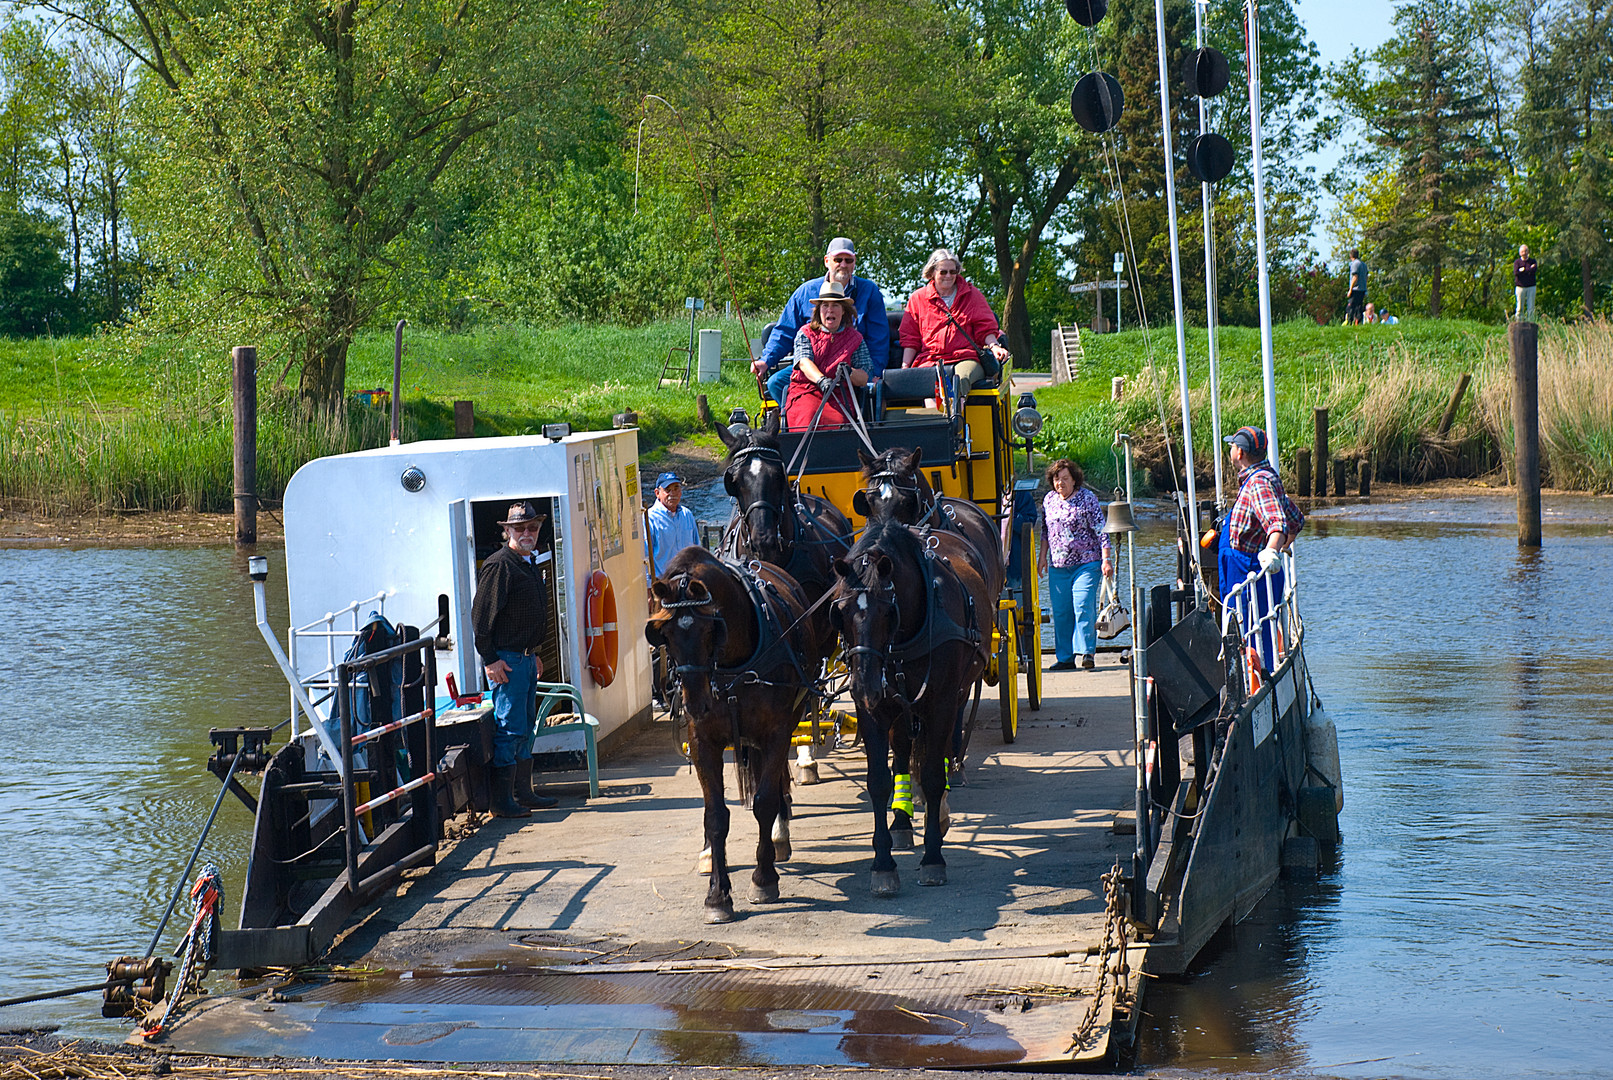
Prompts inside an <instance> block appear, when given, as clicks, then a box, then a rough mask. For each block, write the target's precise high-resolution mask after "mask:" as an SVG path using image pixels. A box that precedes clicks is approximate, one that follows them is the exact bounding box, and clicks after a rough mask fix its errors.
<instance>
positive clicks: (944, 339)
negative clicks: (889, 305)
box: [900, 248, 1009, 397]
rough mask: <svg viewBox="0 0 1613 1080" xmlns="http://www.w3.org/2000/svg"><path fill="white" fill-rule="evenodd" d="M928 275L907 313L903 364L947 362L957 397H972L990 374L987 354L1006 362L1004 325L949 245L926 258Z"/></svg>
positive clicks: (995, 359)
mask: <svg viewBox="0 0 1613 1080" xmlns="http://www.w3.org/2000/svg"><path fill="white" fill-rule="evenodd" d="M924 280H925V281H926V282H927V284H925V285H924V286H923V287H922V288H920V289H919V290H918V291H917V292H915V293H913V295H912V296H910V297H908V298H907V309H906V311H905V312H903V314H902V328H901V333H900V338H901V344H902V366H903V367H927V366H930V365H933V364H941V365H944V366H945V367H946V368H947V369H948V370H949V371H950V372H951V373H952V375H953V377H954V378H955V379H956V380H957V382H958V389H957V393H958V396H960V397H968V395H969V389H970V387H972V386H973V385H974V384H975V383H977V382H980V381H981V380H983V379H984V378H985V377H986V376H987V375H988V374H990V372H989V371H988V370H987V368H986V366H985V364H983V363H982V360H983V359H984V357H985V354H989V356H990V359H992V360H994V361H995V362H996V364H997V365H998V366H999V367H1000V365H1002V364H1003V363H1004V362H1006V361H1007V359H1008V356H1009V353H1008V350H1007V349H1005V348H1003V346H1002V344H1001V338H1002V329H1001V327H1000V326H998V324H997V316H996V315H994V314H993V313H992V310H991V305H990V304H988V303H986V297H985V295H984V294H983V293H981V291H980V290H979V289H977V288H975V287H974V286H973V285H971V284H969V283H968V282H967V281H965V280H963V270H962V264H961V263H960V262H959V261H958V257H957V256H956V255H954V254H953V253H952V252H950V251H948V250H947V249H946V248H936V249H935V251H934V252H932V253H931V254H930V257H929V259H928V260H926V261H925V263H924Z"/></svg>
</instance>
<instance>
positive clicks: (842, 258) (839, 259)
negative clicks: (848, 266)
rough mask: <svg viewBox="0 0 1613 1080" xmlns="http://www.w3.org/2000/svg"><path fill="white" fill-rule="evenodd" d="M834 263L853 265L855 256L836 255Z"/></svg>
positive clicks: (855, 259)
mask: <svg viewBox="0 0 1613 1080" xmlns="http://www.w3.org/2000/svg"><path fill="white" fill-rule="evenodd" d="M834 261H835V262H837V263H854V262H856V261H857V256H855V255H836V256H835V257H834Z"/></svg>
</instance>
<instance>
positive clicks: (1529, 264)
mask: <svg viewBox="0 0 1613 1080" xmlns="http://www.w3.org/2000/svg"><path fill="white" fill-rule="evenodd" d="M1535 269H1536V266H1535V258H1534V256H1533V255H1531V254H1529V245H1528V244H1519V245H1518V257H1517V258H1516V259H1514V260H1513V261H1512V290H1513V292H1515V293H1517V296H1518V305H1517V308H1516V309H1515V310H1514V311H1513V312H1512V318H1513V320H1514V321H1524V322H1534V321H1535ZM1526 306H1527V307H1528V309H1529V317H1528V319H1524V315H1523V313H1524V308H1525V307H1526Z"/></svg>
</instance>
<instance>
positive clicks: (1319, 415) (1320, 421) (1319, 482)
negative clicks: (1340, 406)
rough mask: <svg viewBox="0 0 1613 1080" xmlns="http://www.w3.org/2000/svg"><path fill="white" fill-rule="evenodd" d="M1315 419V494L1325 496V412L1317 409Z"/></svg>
mask: <svg viewBox="0 0 1613 1080" xmlns="http://www.w3.org/2000/svg"><path fill="white" fill-rule="evenodd" d="M1314 415H1315V418H1316V458H1315V460H1316V494H1318V495H1326V494H1327V410H1326V409H1317V410H1316V411H1315V414H1314Z"/></svg>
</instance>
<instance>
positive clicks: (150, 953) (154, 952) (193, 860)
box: [116, 753, 241, 982]
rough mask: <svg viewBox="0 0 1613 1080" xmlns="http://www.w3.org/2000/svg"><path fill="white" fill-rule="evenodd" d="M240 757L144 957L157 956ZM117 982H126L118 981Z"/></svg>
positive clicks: (234, 760) (227, 776)
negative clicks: (163, 934)
mask: <svg viewBox="0 0 1613 1080" xmlns="http://www.w3.org/2000/svg"><path fill="white" fill-rule="evenodd" d="M240 761H241V755H240V754H239V753H237V754H235V755H234V756H233V757H231V758H230V768H229V771H228V772H226V773H225V774H224V782H223V783H222V784H220V785H219V789H218V798H216V799H214V800H213V812H212V813H211V814H208V815H207V824H206V825H203V826H202V835H201V836H199V837H197V838H196V846H195V847H194V848H192V849H191V852H190V861H189V862H187V863H186V864H185V869H184V870H183V871H181V872H180V875H179V883H178V884H177V885H175V886H174V894H173V895H172V896H170V897H169V898H168V910H167V911H165V912H163V913H162V921H161V922H160V923H158V924H157V932H156V933H155V934H152V935H151V944H150V945H147V946H146V956H148V957H150V956H155V955H157V942H159V941H161V940H162V932H163V931H164V930H166V929H168V920H169V919H170V918H172V917H173V914H174V906H175V905H176V904H178V903H179V895H180V894H181V893H183V892H184V891H185V882H187V881H189V880H190V872H191V871H192V870H193V869H195V868H196V856H198V855H200V854H201V853H202V845H203V844H205V843H206V842H207V834H208V833H210V832H212V830H213V820H214V819H215V818H217V817H218V810H219V807H221V806H223V805H224V796H225V794H226V793H227V792H228V791H229V790H230V778H231V777H233V776H234V775H235V766H236V765H238V764H240ZM116 981H118V982H127V981H128V980H126V979H118V980H116Z"/></svg>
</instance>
